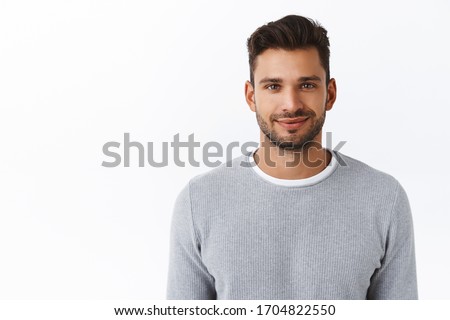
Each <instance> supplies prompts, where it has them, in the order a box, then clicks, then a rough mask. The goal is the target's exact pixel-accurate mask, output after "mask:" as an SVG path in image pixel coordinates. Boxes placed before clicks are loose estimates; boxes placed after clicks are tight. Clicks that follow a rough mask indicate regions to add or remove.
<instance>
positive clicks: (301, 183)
mask: <svg viewBox="0 0 450 320" xmlns="http://www.w3.org/2000/svg"><path fill="white" fill-rule="evenodd" d="M325 149H326V150H327V151H329V152H330V153H331V161H330V163H329V164H328V166H327V167H326V168H325V169H323V170H322V171H321V172H319V173H317V174H316V175H314V176H312V177H309V178H304V179H280V178H275V177H273V176H271V175H269V174H267V173H265V172H264V171H262V170H261V168H260V167H259V166H258V165H257V164H256V162H255V159H254V158H253V155H254V153H255V152H256V151H257V150H258V148H256V149H255V150H253V151H251V152H250V153H249V154H248V155H247V157H246V161H247V162H248V163H249V165H250V167H251V168H252V171H253V172H254V173H256V175H257V176H258V177H260V178H262V179H263V180H265V181H267V182H269V183H271V184H275V185H279V186H283V187H307V186H311V185H314V184H317V183H319V182H321V181H323V180H325V179H327V178H328V177H329V176H330V175H331V174H332V173H333V172H334V170H336V168H337V166H338V161H337V158H336V154H335V152H334V151H333V150H331V149H328V148H325Z"/></svg>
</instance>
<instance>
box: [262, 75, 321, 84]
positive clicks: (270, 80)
mask: <svg viewBox="0 0 450 320" xmlns="http://www.w3.org/2000/svg"><path fill="white" fill-rule="evenodd" d="M297 81H298V82H305V81H318V82H320V81H322V80H321V79H320V77H319V76H316V75H312V76H307V77H300V78H298V80H297ZM282 82H283V80H282V79H281V78H270V77H265V78H262V79H261V81H259V84H264V83H282Z"/></svg>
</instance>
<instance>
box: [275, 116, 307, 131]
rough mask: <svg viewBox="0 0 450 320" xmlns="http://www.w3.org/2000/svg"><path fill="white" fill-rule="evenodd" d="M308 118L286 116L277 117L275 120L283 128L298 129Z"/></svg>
mask: <svg viewBox="0 0 450 320" xmlns="http://www.w3.org/2000/svg"><path fill="white" fill-rule="evenodd" d="M308 119H309V118H286V119H278V120H276V122H277V123H278V124H279V125H280V126H282V127H283V128H285V129H298V128H300V127H301V126H303V124H304V123H305V122H306V120H308Z"/></svg>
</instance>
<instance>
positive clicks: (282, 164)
mask: <svg viewBox="0 0 450 320" xmlns="http://www.w3.org/2000/svg"><path fill="white" fill-rule="evenodd" d="M316 138H318V139H317V141H316V140H314V143H312V144H308V145H305V146H304V147H303V148H302V149H300V150H287V149H282V148H278V147H277V146H275V145H274V144H273V143H271V142H270V141H269V140H268V139H267V137H266V136H265V135H264V136H263V135H262V136H261V143H260V147H259V148H258V150H257V151H256V153H255V154H254V159H255V162H256V164H257V165H258V167H259V168H260V169H261V170H262V171H263V172H265V173H267V174H268V175H270V176H272V177H274V178H278V179H288V180H293V179H306V178H309V177H312V176H314V175H316V174H318V173H319V172H321V171H322V170H324V169H325V168H326V166H327V165H328V164H329V163H330V161H331V157H332V155H331V153H330V152H328V151H327V150H326V149H324V148H322V144H321V143H320V141H321V135H320V134H319V135H318V137H316Z"/></svg>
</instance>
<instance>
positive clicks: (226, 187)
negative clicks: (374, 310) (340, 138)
mask: <svg viewBox="0 0 450 320" xmlns="http://www.w3.org/2000/svg"><path fill="white" fill-rule="evenodd" d="M247 45H248V51H249V63H250V81H247V82H246V84H245V98H246V101H247V103H248V105H249V107H250V109H251V110H252V111H253V112H255V113H256V118H257V121H258V124H259V127H260V146H259V148H257V150H256V152H252V153H250V154H246V155H242V156H240V157H238V158H235V159H232V161H231V166H230V164H229V163H227V164H226V165H225V164H224V165H222V166H220V167H218V168H215V169H213V170H210V171H209V172H207V173H204V174H201V175H198V176H196V177H194V178H193V179H191V181H190V182H189V183H188V184H187V185H186V186H185V188H184V189H183V190H182V191H181V193H180V194H179V196H178V198H177V200H176V203H175V208H174V212H173V220H172V227H171V251H170V267H169V276H168V288H167V298H168V299H264V300H265V299H290V300H291V299H301V300H304V299H331V300H336V299H417V298H418V293H417V281H416V265H415V252H414V233H413V222H412V216H411V212H410V206H409V202H408V198H407V195H406V193H405V191H404V189H403V188H402V186H401V185H400V184H399V183H398V182H397V180H396V179H395V178H393V177H392V176H390V175H388V174H386V173H383V172H380V171H378V170H375V169H373V168H371V167H369V166H368V165H366V164H364V163H362V162H360V161H358V160H355V159H353V158H351V157H348V156H346V155H344V154H342V153H341V152H339V151H334V150H330V149H326V148H322V144H321V143H322V126H323V124H324V121H325V115H326V112H327V111H329V110H331V108H332V107H333V104H334V102H335V100H336V81H335V79H330V71H329V41H328V37H327V31H326V30H325V29H324V28H323V27H321V26H320V25H319V24H317V23H315V22H314V21H312V20H310V19H308V18H304V17H300V16H293V15H291V16H286V17H284V18H282V19H280V20H278V21H275V22H271V23H268V24H267V25H264V26H262V27H260V28H258V29H257V30H256V31H255V32H254V33H253V34H252V35H251V37H250V38H249V39H248V42H247Z"/></svg>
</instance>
